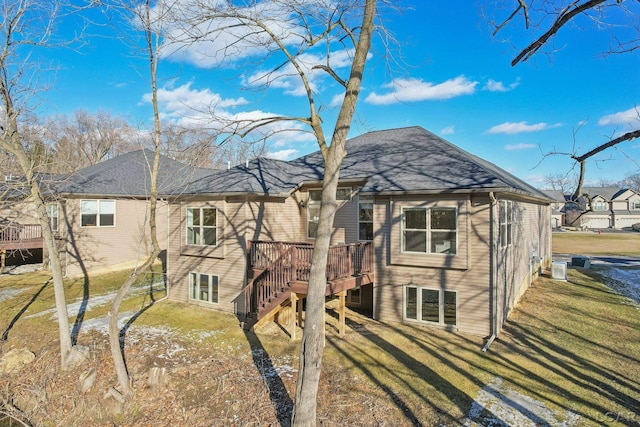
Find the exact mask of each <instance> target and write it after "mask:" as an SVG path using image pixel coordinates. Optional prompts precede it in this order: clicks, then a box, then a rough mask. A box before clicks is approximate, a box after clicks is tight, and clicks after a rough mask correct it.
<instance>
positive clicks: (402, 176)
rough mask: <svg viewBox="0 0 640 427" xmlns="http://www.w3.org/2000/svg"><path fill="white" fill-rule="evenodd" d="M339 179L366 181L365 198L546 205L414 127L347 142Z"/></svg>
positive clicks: (311, 161)
mask: <svg viewBox="0 0 640 427" xmlns="http://www.w3.org/2000/svg"><path fill="white" fill-rule="evenodd" d="M291 163H293V164H296V165H304V166H306V167H308V168H312V169H313V170H321V169H322V156H321V154H320V153H319V152H317V153H313V154H311V155H308V156H305V157H302V158H300V159H297V160H293V161H292V162H291ZM340 178H341V179H349V178H351V179H356V178H368V180H367V183H366V184H365V185H364V187H363V188H362V190H361V191H363V192H373V193H386V192H416V193H417V192H423V191H424V192H439V191H442V192H451V191H457V190H459V191H473V190H483V191H492V190H507V191H515V192H519V193H523V194H527V195H530V196H533V197H537V198H542V199H545V200H548V199H549V197H548V196H547V195H546V194H545V193H543V192H542V191H540V190H538V189H536V188H534V187H532V186H530V185H529V184H527V183H526V182H524V181H522V180H521V179H519V178H517V177H515V176H513V175H511V174H510V173H508V172H507V171H505V170H503V169H501V168H499V167H498V166H496V165H494V164H493V163H490V162H488V161H486V160H484V159H481V158H479V157H477V156H474V155H472V154H470V153H468V152H466V151H464V150H462V149H461V148H459V147H457V146H455V145H453V144H452V143H450V142H448V141H446V140H444V139H442V138H440V137H439V136H437V135H434V134H433V133H431V132H429V131H427V130H425V129H423V128H421V127H417V126H416V127H407V128H400V129H390V130H384V131H378V132H369V133H366V134H364V135H361V136H358V137H356V138H353V139H351V140H349V141H348V142H347V156H346V157H345V159H344V161H343V164H342V168H341V170H340Z"/></svg>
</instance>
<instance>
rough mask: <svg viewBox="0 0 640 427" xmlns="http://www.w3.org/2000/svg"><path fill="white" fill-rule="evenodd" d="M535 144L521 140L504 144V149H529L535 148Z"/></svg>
mask: <svg viewBox="0 0 640 427" xmlns="http://www.w3.org/2000/svg"><path fill="white" fill-rule="evenodd" d="M536 147H537V145H536V144H527V143H524V142H521V143H520V144H507V145H505V146H504V149H505V150H509V151H514V150H529V149H531V148H536Z"/></svg>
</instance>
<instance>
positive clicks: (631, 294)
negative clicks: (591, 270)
mask: <svg viewBox="0 0 640 427" xmlns="http://www.w3.org/2000/svg"><path fill="white" fill-rule="evenodd" d="M599 273H601V274H602V275H603V276H604V278H605V283H606V284H607V285H608V286H610V287H611V288H613V289H614V290H615V291H616V292H618V293H620V294H622V295H624V296H626V297H628V298H629V299H631V300H632V301H633V303H634V304H635V305H636V306H638V307H640V269H635V268H629V269H627V268H614V267H606V268H602V269H600V270H599Z"/></svg>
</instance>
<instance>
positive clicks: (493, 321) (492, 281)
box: [482, 191, 498, 352]
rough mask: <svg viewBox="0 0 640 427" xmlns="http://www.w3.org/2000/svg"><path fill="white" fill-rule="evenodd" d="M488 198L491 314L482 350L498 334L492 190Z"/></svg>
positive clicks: (495, 200)
mask: <svg viewBox="0 0 640 427" xmlns="http://www.w3.org/2000/svg"><path fill="white" fill-rule="evenodd" d="M489 199H491V204H490V206H491V209H490V211H489V222H490V223H491V228H490V229H489V230H490V231H489V241H490V246H491V253H490V256H489V258H490V259H491V277H490V279H489V290H490V291H491V292H492V293H493V295H492V298H491V305H492V307H491V308H490V312H491V313H492V316H491V336H490V337H489V339H488V340H487V342H486V343H485V344H484V346H483V347H482V352H486V351H487V350H488V349H489V346H490V345H491V344H492V343H493V341H495V339H496V336H497V334H498V313H497V308H498V292H497V289H496V274H497V272H496V269H497V268H496V255H495V235H496V233H495V206H496V203H497V202H498V201H497V199H496V196H495V195H494V194H493V191H490V192H489Z"/></svg>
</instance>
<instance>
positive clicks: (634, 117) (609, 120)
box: [598, 107, 640, 126]
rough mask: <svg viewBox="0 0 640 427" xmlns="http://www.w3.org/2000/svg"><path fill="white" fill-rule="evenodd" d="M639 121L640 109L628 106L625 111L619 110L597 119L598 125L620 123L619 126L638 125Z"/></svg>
mask: <svg viewBox="0 0 640 427" xmlns="http://www.w3.org/2000/svg"><path fill="white" fill-rule="evenodd" d="M639 122H640V109H638V107H632V108H629V109H628V110H626V111H620V112H618V113H613V114H609V115H606V116H604V117H601V118H600V120H598V124H599V125H600V126H608V125H621V126H638V124H639Z"/></svg>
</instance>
